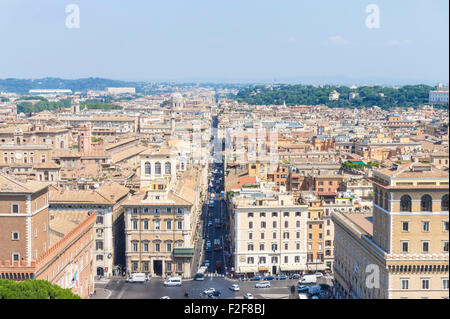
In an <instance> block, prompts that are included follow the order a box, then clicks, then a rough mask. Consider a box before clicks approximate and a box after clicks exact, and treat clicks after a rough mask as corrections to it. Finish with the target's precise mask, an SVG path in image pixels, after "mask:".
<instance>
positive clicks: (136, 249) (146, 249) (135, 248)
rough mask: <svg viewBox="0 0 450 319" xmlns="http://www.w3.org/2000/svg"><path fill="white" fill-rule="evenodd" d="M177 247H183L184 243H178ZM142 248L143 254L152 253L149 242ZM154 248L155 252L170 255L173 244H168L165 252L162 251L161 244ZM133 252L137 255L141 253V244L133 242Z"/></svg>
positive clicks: (156, 244)
mask: <svg viewBox="0 0 450 319" xmlns="http://www.w3.org/2000/svg"><path fill="white" fill-rule="evenodd" d="M176 245H177V246H178V247H183V242H182V241H179V242H177V243H176ZM141 248H142V251H143V252H146V253H148V252H150V244H149V243H148V242H144V243H142V247H141ZM153 248H154V249H153V252H167V253H170V252H172V248H173V245H172V243H166V245H165V248H166V250H165V251H162V250H161V244H160V243H155V244H154V245H153ZM131 250H132V251H133V252H135V253H137V252H139V242H137V241H133V242H132V243H131Z"/></svg>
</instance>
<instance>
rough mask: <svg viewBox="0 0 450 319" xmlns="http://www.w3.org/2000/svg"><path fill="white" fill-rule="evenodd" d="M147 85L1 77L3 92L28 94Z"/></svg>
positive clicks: (139, 89)
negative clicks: (41, 91)
mask: <svg viewBox="0 0 450 319" xmlns="http://www.w3.org/2000/svg"><path fill="white" fill-rule="evenodd" d="M144 86H145V83H143V82H126V81H118V80H109V79H102V78H86V79H76V80H65V79H59V78H43V79H34V80H33V79H0V91H1V92H15V93H19V94H26V93H28V91H29V90H33V89H66V90H72V91H73V92H86V91H88V90H101V91H103V90H105V89H106V88H107V87H135V88H136V91H137V92H140V91H141V89H142V88H143V87H144Z"/></svg>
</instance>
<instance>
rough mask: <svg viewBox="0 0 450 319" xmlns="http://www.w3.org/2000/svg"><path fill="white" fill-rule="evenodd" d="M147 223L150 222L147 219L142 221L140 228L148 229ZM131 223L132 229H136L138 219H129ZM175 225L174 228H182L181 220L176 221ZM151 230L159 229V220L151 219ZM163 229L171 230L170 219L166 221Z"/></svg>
mask: <svg viewBox="0 0 450 319" xmlns="http://www.w3.org/2000/svg"><path fill="white" fill-rule="evenodd" d="M149 224H150V223H149V221H148V220H144V221H142V229H144V230H149V229H150V228H149ZM131 225H132V229H133V230H138V221H137V220H136V219H133V220H131ZM176 225H177V228H176V229H183V221H181V220H178V221H177V222H176ZM153 230H161V221H160V220H155V221H153ZM165 230H172V221H171V220H167V221H166V228H165Z"/></svg>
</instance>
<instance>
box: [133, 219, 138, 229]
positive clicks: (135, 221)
mask: <svg viewBox="0 0 450 319" xmlns="http://www.w3.org/2000/svg"><path fill="white" fill-rule="evenodd" d="M132 223H133V230H137V229H138V221H137V220H136V219H133V220H132Z"/></svg>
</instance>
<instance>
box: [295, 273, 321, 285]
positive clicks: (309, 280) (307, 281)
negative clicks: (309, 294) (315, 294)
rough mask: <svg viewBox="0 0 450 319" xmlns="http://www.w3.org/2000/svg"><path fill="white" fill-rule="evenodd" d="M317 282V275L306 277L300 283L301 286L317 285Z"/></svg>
mask: <svg viewBox="0 0 450 319" xmlns="http://www.w3.org/2000/svg"><path fill="white" fill-rule="evenodd" d="M316 282H317V277H316V275H305V276H303V277H302V278H301V279H300V280H299V281H298V283H299V285H301V284H315V283H316Z"/></svg>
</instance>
